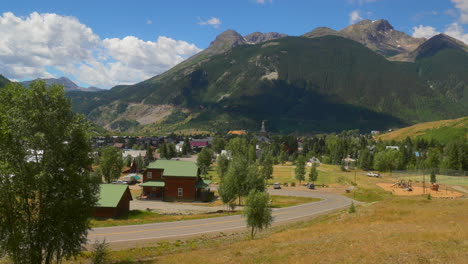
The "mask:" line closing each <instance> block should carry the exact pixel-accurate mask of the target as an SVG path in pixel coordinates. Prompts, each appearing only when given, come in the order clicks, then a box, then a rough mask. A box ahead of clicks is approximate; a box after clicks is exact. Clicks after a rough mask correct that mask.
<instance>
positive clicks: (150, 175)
mask: <svg viewBox="0 0 468 264" xmlns="http://www.w3.org/2000/svg"><path fill="white" fill-rule="evenodd" d="M146 178H148V179H152V178H153V173H152V172H151V171H148V172H147V173H146Z"/></svg>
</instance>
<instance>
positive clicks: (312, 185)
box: [307, 183, 315, 190]
mask: <svg viewBox="0 0 468 264" xmlns="http://www.w3.org/2000/svg"><path fill="white" fill-rule="evenodd" d="M307 189H311V190H315V184H313V183H308V184H307Z"/></svg>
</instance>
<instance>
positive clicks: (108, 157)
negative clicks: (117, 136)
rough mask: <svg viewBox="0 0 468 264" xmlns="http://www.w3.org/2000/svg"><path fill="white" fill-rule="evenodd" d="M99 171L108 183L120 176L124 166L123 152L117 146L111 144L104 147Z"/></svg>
mask: <svg viewBox="0 0 468 264" xmlns="http://www.w3.org/2000/svg"><path fill="white" fill-rule="evenodd" d="M99 164H100V165H99V173H100V175H101V176H102V177H104V179H105V181H106V182H107V183H110V182H112V181H113V180H116V179H118V178H119V177H120V174H121V173H122V168H123V160H122V154H121V153H120V151H118V150H117V149H116V148H114V147H112V146H110V147H105V148H103V149H102V152H101V159H100V161H99Z"/></svg>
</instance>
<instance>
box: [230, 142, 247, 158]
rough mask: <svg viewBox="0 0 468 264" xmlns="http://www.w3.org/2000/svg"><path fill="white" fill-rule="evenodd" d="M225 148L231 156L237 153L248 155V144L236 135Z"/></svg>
mask: <svg viewBox="0 0 468 264" xmlns="http://www.w3.org/2000/svg"><path fill="white" fill-rule="evenodd" d="M226 149H227V150H230V151H231V153H232V156H233V157H234V156H237V155H243V156H248V155H249V154H248V152H249V144H248V143H247V140H246V139H245V138H241V137H236V138H233V139H231V140H230V141H229V143H228V144H227V145H226Z"/></svg>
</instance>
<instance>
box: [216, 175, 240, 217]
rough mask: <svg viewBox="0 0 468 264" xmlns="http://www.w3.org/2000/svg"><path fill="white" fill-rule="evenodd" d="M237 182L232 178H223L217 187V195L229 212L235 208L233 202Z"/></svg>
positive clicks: (236, 190)
mask: <svg viewBox="0 0 468 264" xmlns="http://www.w3.org/2000/svg"><path fill="white" fill-rule="evenodd" d="M236 183H237V181H236V178H234V177H223V178H222V179H221V184H220V185H219V189H218V193H219V196H220V197H221V201H222V202H223V203H224V204H226V205H228V206H229V208H230V209H231V210H233V209H234V207H235V201H236V198H237V195H238V186H237V185H236Z"/></svg>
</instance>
